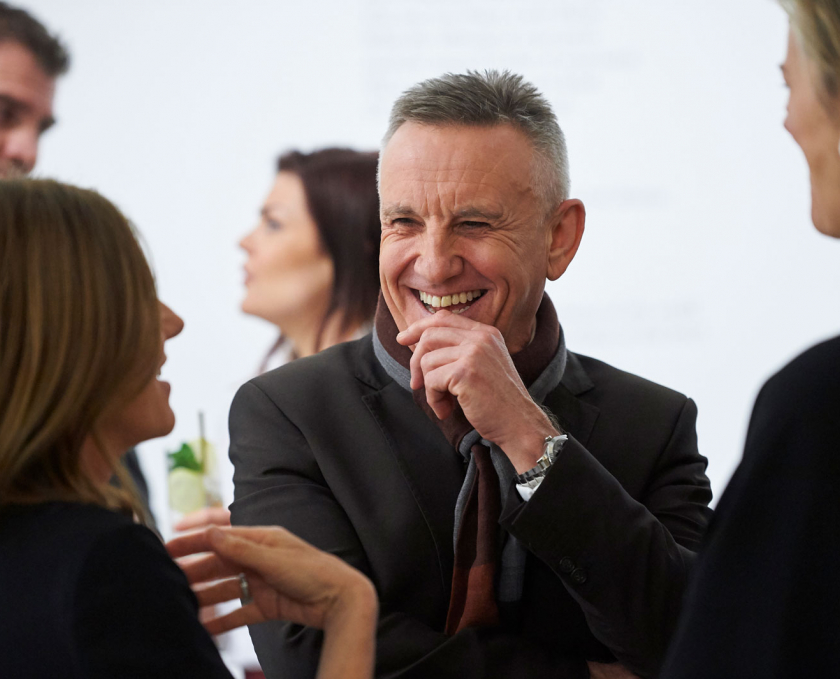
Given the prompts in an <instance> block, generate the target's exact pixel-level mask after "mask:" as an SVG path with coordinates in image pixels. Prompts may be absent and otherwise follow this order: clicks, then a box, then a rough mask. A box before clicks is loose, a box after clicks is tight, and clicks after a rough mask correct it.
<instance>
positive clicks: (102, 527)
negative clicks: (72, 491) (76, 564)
mask: <svg viewBox="0 0 840 679" xmlns="http://www.w3.org/2000/svg"><path fill="white" fill-rule="evenodd" d="M0 525H2V528H3V532H2V534H3V536H4V537H5V538H6V539H7V540H12V539H14V540H15V541H16V542H17V543H18V544H19V546H20V548H25V547H27V546H29V547H36V548H37V547H44V546H48V545H64V544H72V545H74V549H73V553H75V554H79V553H80V552H82V551H83V548H84V547H85V546H89V545H91V544H92V543H94V542H96V541H97V540H99V539H100V537H101V536H103V535H107V534H109V533H111V532H113V531H115V530H120V529H122V528H125V527H126V526H132V525H134V522H133V521H132V519H131V518H130V517H128V516H126V515H123V514H120V513H118V512H114V511H111V510H109V509H106V508H104V507H100V506H98V505H93V504H82V503H79V502H45V503H41V504H36V505H17V506H14V507H10V508H7V509H6V510H4V511H3V512H2V514H0Z"/></svg>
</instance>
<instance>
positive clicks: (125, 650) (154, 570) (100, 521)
mask: <svg viewBox="0 0 840 679" xmlns="http://www.w3.org/2000/svg"><path fill="white" fill-rule="evenodd" d="M197 613H198V603H197V601H196V598H195V596H194V595H193V593H192V591H191V590H190V588H189V585H188V583H187V580H186V578H185V577H184V574H183V573H182V572H181V570H180V569H179V568H178V566H177V565H176V564H175V563H174V562H173V561H172V559H171V558H170V557H169V555H168V554H167V553H166V550H165V549H164V547H163V545H162V544H161V542H160V540H158V539H157V537H155V535H154V534H153V533H152V532H151V531H150V530H149V529H148V528H145V527H143V526H140V525H137V524H135V523H133V522H132V521H131V520H130V519H129V518H127V517H125V516H122V515H120V514H117V513H115V512H112V511H108V510H107V509H103V508H101V507H97V506H94V505H83V504H75V503H64V502H51V503H45V504H40V505H32V506H15V507H10V508H6V509H4V510H3V511H2V513H0V675H2V676H4V677H5V676H7V677H15V679H27V678H29V677H33V678H34V677H38V678H39V679H40V678H44V677H70V678H77V677H78V678H82V677H84V678H92V677H103V679H104V678H105V677H108V678H109V679H112V678H116V677H120V678H126V677H138V678H139V677H143V678H151V677H155V678H159V677H173V678H174V677H179V678H184V677H201V678H202V679H215V678H222V677H224V678H225V679H230V673H229V672H228V671H227V668H226V667H225V665H224V663H223V662H222V659H221V657H220V656H219V653H218V651H217V650H216V647H215V646H214V645H213V641H212V639H211V638H210V636H209V635H208V634H207V632H206V631H205V630H204V628H203V627H202V626H201V624H200V623H199V621H198V617H197Z"/></svg>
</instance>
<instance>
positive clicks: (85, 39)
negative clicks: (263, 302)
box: [23, 0, 840, 519]
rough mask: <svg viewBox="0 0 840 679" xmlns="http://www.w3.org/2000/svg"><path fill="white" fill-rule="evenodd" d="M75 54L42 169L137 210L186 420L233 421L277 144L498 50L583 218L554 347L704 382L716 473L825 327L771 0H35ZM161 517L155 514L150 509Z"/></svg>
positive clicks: (147, 461) (252, 364) (322, 139)
mask: <svg viewBox="0 0 840 679" xmlns="http://www.w3.org/2000/svg"><path fill="white" fill-rule="evenodd" d="M23 4H24V6H26V7H27V8H28V9H31V10H32V11H33V12H35V13H36V14H37V15H38V16H39V17H40V18H42V19H43V20H44V21H45V22H46V23H47V24H49V25H50V26H51V27H52V28H54V29H55V30H57V31H58V32H59V33H61V34H62V35H63V36H64V37H65V38H66V41H67V42H68V44H69V45H70V48H71V49H72V53H73V66H72V70H71V73H70V74H69V76H67V77H66V78H65V79H64V80H63V81H62V83H61V86H60V90H59V93H58V103H57V113H58V119H59V125H58V127H57V128H56V129H55V130H54V131H52V132H50V133H49V135H48V136H47V137H46V138H45V140H44V143H43V152H42V157H41V160H40V162H39V166H38V173H39V174H42V175H49V176H56V177H58V178H61V179H63V180H66V181H71V182H74V183H78V184H82V185H86V186H92V187H95V188H97V189H99V190H100V191H102V193H104V194H105V195H106V196H108V197H110V198H111V199H113V200H114V201H115V202H116V203H117V204H118V205H119V206H120V207H122V208H123V210H124V211H125V212H126V213H127V214H128V215H129V216H130V217H131V218H132V219H133V220H134V221H135V222H136V223H137V224H138V225H139V227H140V229H141V230H142V232H143V233H144V234H145V237H146V239H147V241H148V245H149V247H150V249H151V251H152V253H153V260H154V266H155V269H156V271H157V275H158V279H159V285H160V292H161V295H162V298H163V299H164V300H165V301H167V302H168V303H170V305H171V306H173V307H174V308H175V309H176V310H178V311H179V312H181V313H182V314H183V315H184V316H185V317H186V320H187V328H186V330H185V332H184V334H183V335H182V336H181V337H180V338H179V339H177V340H176V341H174V342H173V343H172V344H171V348H170V350H169V362H168V363H167V365H166V367H165V369H164V375H165V376H166V377H167V378H168V379H170V380H171V381H172V383H173V385H174V388H173V395H172V401H173V404H174V407H175V409H176V412H177V413H178V416H179V418H180V419H179V423H178V425H177V427H176V430H175V432H174V433H173V434H172V435H171V436H169V437H167V438H166V439H164V440H160V441H155V442H150V443H149V444H146V445H145V446H144V447H143V449H142V460H143V463H144V465H145V467H146V469H147V471H148V472H149V474H150V476H151V477H152V478H153V481H154V482H155V484H157V488H156V489H157V490H158V494H157V499H156V503H157V506H158V514H159V515H161V513H162V512H163V508H164V507H165V497H163V496H162V494H161V493H162V490H163V489H162V488H161V487H160V482H161V480H162V478H163V469H164V462H163V451H164V450H165V449H167V448H168V449H172V448H174V447H175V445H176V443H177V442H179V441H181V440H183V439H188V438H192V437H194V436H195V435H196V427H197V424H196V417H195V413H196V412H197V410H198V409H200V408H202V409H204V410H206V411H207V413H208V418H209V420H210V432H211V434H212V433H214V432H218V435H217V438H222V437H223V434H222V432H223V431H224V427H225V421H224V418H225V414H226V407H227V404H228V402H229V399H230V397H231V395H232V393H233V390H234V389H235V387H236V385H237V384H239V383H240V382H242V381H244V380H245V379H247V378H248V377H249V376H251V374H252V373H253V372H254V370H255V369H256V366H257V364H258V363H259V359H260V358H261V356H262V353H263V352H264V350H265V349H266V347H267V345H268V344H269V343H270V341H271V339H272V337H273V332H272V331H271V329H270V328H269V327H267V326H266V325H265V324H263V323H261V322H259V321H256V320H254V319H250V318H247V317H244V316H243V315H242V314H241V313H240V312H239V311H238V303H239V301H240V299H241V297H242V272H241V265H242V263H243V261H244V258H243V255H242V254H241V252H240V251H239V250H238V249H237V247H236V243H237V240H238V238H239V237H240V236H241V235H242V234H243V233H244V232H245V231H246V230H248V229H249V228H250V227H251V226H252V225H253V223H254V221H255V219H256V214H257V209H258V206H259V204H260V201H261V200H262V197H263V194H264V192H265V191H266V190H267V188H268V186H269V184H270V182H271V178H272V173H273V165H272V163H273V159H274V157H275V156H276V154H277V153H278V152H279V151H281V150H284V149H287V148H290V147H299V148H303V149H311V148H314V147H319V146H323V145H327V144H347V145H353V146H358V147H370V148H373V147H375V146H376V145H377V143H378V140H379V138H380V136H381V134H382V132H383V131H384V127H385V122H386V118H387V113H388V108H389V105H390V103H391V102H392V101H393V99H394V98H395V97H396V96H397V95H398V93H399V92H400V91H401V90H402V89H404V88H405V87H407V86H409V85H411V84H413V83H414V82H416V81H418V80H419V79H422V78H425V77H429V76H434V75H439V74H440V73H442V72H444V71H447V70H452V71H461V70H463V69H465V68H486V67H497V68H510V69H512V70H515V71H519V72H521V73H523V74H524V75H525V76H526V77H528V78H529V79H531V80H532V81H534V82H535V83H536V84H537V85H538V86H539V87H540V88H542V90H543V91H544V92H545V93H546V95H547V96H548V97H549V98H550V100H551V101H552V102H553V103H554V105H555V106H556V110H557V113H558V115H559V118H560V122H561V125H562V126H563V128H564V130H565V131H566V134H567V138H568V141H569V146H570V152H571V159H572V180H573V193H574V194H575V195H576V196H577V197H580V198H582V199H583V200H584V202H585V203H586V205H587V207H588V230H587V234H586V236H585V238H584V242H583V245H582V248H581V250H580V253H579V255H578V258H577V259H576V261H575V262H574V264H573V266H572V267H571V269H570V270H569V272H568V273H567V274H566V275H565V276H564V277H563V278H562V279H561V280H560V281H559V282H557V283H555V284H552V285H550V286H549V290H550V292H551V295H552V297H553V299H554V300H555V302H556V304H557V306H558V307H559V310H560V316H561V320H562V322H563V324H564V328H565V331H566V336H567V341H568V344H569V346H570V347H571V348H572V349H573V350H576V351H579V352H582V353H586V354H590V355H594V356H597V357H599V358H602V359H604V360H607V361H609V362H611V363H613V364H615V365H617V366H620V367H622V368H625V369H627V370H630V371H632V372H637V373H639V374H641V375H643V376H646V377H649V378H651V379H653V380H656V381H659V382H662V383H664V384H666V385H669V386H672V387H674V388H676V389H679V390H681V391H683V392H685V393H687V394H689V395H691V396H693V397H694V398H695V399H696V400H697V402H698V404H699V407H700V420H699V424H698V428H699V434H700V444H701V450H702V451H703V452H704V453H705V454H706V455H707V456H708V457H709V459H710V468H709V474H710V476H711V478H712V481H713V485H714V488H715V491H716V493H718V494H719V492H720V491H721V490H722V488H723V486H724V485H725V482H726V480H727V479H728V477H729V475H730V473H731V471H732V469H733V467H734V465H735V463H736V462H737V460H738V458H739V456H740V449H741V446H742V441H743V437H744V433H745V429H746V423H747V418H748V415H749V412H750V407H751V403H752V399H753V398H754V396H755V394H756V392H757V390H758V388H759V386H760V384H761V382H762V381H763V380H764V379H765V378H766V377H767V376H768V375H769V374H771V373H772V372H773V371H774V370H775V369H776V368H777V367H779V366H781V364H782V363H783V362H785V361H786V360H787V359H789V358H790V357H792V356H793V355H794V354H796V353H797V352H799V351H800V350H802V349H803V348H805V347H806V346H808V345H809V344H811V343H813V342H815V341H817V340H819V339H821V338H824V337H827V336H829V335H832V334H836V333H837V332H838V329H840V314H838V309H837V290H838V289H840V267H838V258H840V249H838V244H836V243H834V242H831V241H829V240H827V239H825V238H823V237H820V236H819V235H817V234H816V233H815V231H814V230H813V228H812V227H811V225H810V221H809V191H808V177H807V168H806V166H805V163H804V161H803V159H802V157H801V154H800V152H799V150H798V149H797V148H796V147H795V145H794V143H793V141H792V140H791V139H790V138H789V137H788V136H787V134H786V133H785V131H784V130H783V129H782V120H783V116H784V106H785V97H786V93H785V91H784V89H783V87H782V80H781V76H780V74H779V71H778V64H779V63H780V62H781V60H782V58H783V56H784V47H785V41H786V20H785V17H784V15H783V13H782V11H781V10H780V9H778V7H777V6H776V5H775V3H773V2H769V1H768V0H737V1H734V0H704V1H702V2H700V1H698V0H685V1H681V2H674V0H559V1H556V0H555V1H549V0H518V1H517V2H512V1H511V0H422V1H420V0H410V1H409V0H405V1H404V0H332V1H327V0H312V1H310V2H306V3H302V2H289V1H287V2H279V1H277V0H271V1H268V0H265V1H257V0H250V1H247V2H241V3H231V2H221V1H219V0H202V1H201V2H199V1H198V0H144V1H143V2H140V1H138V0H134V1H131V0H120V1H119V2H113V1H109V0H73V2H67V0H24V2H23ZM161 518H163V519H165V516H162V517H161Z"/></svg>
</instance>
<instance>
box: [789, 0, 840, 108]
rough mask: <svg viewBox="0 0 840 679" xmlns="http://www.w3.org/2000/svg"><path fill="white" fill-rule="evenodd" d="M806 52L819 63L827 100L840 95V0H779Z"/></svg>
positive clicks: (827, 101) (824, 94)
mask: <svg viewBox="0 0 840 679" xmlns="http://www.w3.org/2000/svg"><path fill="white" fill-rule="evenodd" d="M779 4H780V5H781V6H782V8H783V9H784V10H785V11H786V12H787V13H788V16H789V17H790V25H791V28H792V29H793V32H794V34H795V35H796V37H797V39H798V40H799V44H800V46H801V47H802V49H803V51H804V52H805V54H806V55H807V56H808V58H809V59H811V61H812V62H813V63H814V65H815V66H816V67H817V70H818V72H819V76H820V82H819V86H820V89H821V94H822V99H823V102H824V103H825V104H828V105H827V108H829V109H831V108H833V107H832V106H830V104H829V102H831V101H833V100H836V99H837V97H838V96H839V95H840V0H779Z"/></svg>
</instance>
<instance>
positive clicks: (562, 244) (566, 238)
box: [546, 198, 586, 281]
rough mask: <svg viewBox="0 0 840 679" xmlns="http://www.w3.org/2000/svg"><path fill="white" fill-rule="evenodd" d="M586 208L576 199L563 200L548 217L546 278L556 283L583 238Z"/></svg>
mask: <svg viewBox="0 0 840 679" xmlns="http://www.w3.org/2000/svg"><path fill="white" fill-rule="evenodd" d="M585 223H586V208H585V207H584V206H583V203H582V202H581V201H579V200H578V199H577V198H570V199H569V200H564V201H563V202H562V203H560V205H558V206H557V209H556V210H555V211H554V213H553V214H552V216H551V217H550V223H549V228H550V231H549V234H548V238H549V239H550V240H549V244H548V271H547V272H546V278H548V280H550V281H556V280H557V279H558V278H560V276H562V275H563V274H564V273H566V269H567V268H568V267H569V264H571V262H572V260H573V259H574V257H575V254H576V253H577V249H578V246H579V245H580V239H581V238H583V229H584V224H585Z"/></svg>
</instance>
